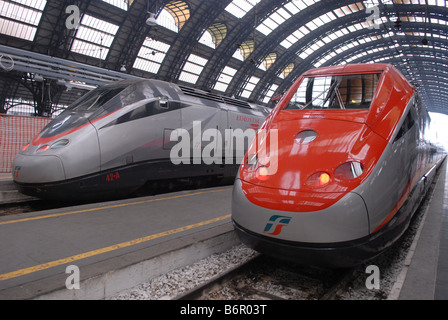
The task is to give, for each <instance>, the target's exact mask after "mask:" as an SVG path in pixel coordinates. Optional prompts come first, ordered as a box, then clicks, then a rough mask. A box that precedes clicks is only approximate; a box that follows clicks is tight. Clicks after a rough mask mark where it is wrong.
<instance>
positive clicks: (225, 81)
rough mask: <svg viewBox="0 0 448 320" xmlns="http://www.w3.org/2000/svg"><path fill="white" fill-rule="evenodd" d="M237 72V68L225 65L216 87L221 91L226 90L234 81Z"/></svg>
mask: <svg viewBox="0 0 448 320" xmlns="http://www.w3.org/2000/svg"><path fill="white" fill-rule="evenodd" d="M236 72H237V70H236V69H233V68H231V67H225V68H224V69H223V70H222V72H221V74H220V75H219V78H218V80H217V81H216V84H215V87H214V89H215V90H218V91H221V92H226V90H227V87H228V86H229V83H230V82H231V81H232V79H233V77H234V76H235V74H236Z"/></svg>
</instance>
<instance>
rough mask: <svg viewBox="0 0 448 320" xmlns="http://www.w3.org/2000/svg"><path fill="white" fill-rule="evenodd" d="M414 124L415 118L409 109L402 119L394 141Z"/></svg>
mask: <svg viewBox="0 0 448 320" xmlns="http://www.w3.org/2000/svg"><path fill="white" fill-rule="evenodd" d="M414 124H415V119H414V117H413V115H412V112H411V110H409V112H408V114H407V115H406V118H405V119H404V122H403V124H402V125H401V128H400V131H398V134H397V136H396V137H395V140H394V143H395V142H396V141H398V140H400V139H401V138H402V137H403V136H404V135H405V134H406V132H408V131H409V129H411V128H412V126H413V125H414Z"/></svg>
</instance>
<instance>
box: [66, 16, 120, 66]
mask: <svg viewBox="0 0 448 320" xmlns="http://www.w3.org/2000/svg"><path fill="white" fill-rule="evenodd" d="M118 28H119V27H118V26H116V25H114V24H112V23H109V22H106V21H104V20H101V19H98V18H95V17H92V16H90V15H88V14H85V15H84V16H83V18H82V20H81V24H80V26H79V28H78V31H77V32H76V35H75V40H74V41H73V45H72V48H71V51H73V52H77V53H80V54H83V55H87V56H91V57H94V58H98V59H102V60H105V59H106V57H107V54H108V53H109V47H110V46H111V45H112V42H113V41H114V37H115V34H116V33H117V31H118Z"/></svg>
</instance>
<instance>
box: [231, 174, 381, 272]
mask: <svg viewBox="0 0 448 320" xmlns="http://www.w3.org/2000/svg"><path fill="white" fill-rule="evenodd" d="M266 195H267V196H268V195H269V190H268V188H266ZM232 220H233V224H234V226H235V229H236V232H237V234H238V236H239V237H240V239H241V241H242V242H243V243H245V244H246V245H248V246H249V247H251V248H253V249H255V250H257V251H259V252H262V253H265V254H267V255H269V256H273V257H275V258H279V259H282V260H289V261H295V262H298V263H303V264H313V265H323V266H329V267H347V266H351V265H355V264H358V263H359V262H362V261H364V260H366V259H368V258H370V257H373V256H375V255H376V254H377V252H376V251H377V250H375V248H372V247H371V244H372V242H371V241H372V239H371V237H370V230H369V218H368V212H367V209H366V206H365V204H364V201H363V199H362V198H361V196H360V195H358V194H356V193H350V192H349V193H347V194H346V195H345V196H344V197H342V199H341V200H339V201H338V202H336V203H335V204H334V205H332V206H330V207H328V208H326V209H323V210H320V211H314V212H288V211H278V210H272V209H267V208H263V207H261V206H257V205H255V204H253V203H251V202H250V201H249V200H248V199H247V198H246V196H245V194H244V190H243V187H242V182H241V180H240V179H236V180H235V185H234V189H233V198H232Z"/></svg>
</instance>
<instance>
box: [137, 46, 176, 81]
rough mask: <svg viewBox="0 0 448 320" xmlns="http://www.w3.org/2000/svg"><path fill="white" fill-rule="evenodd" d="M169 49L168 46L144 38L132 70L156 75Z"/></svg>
mask: <svg viewBox="0 0 448 320" xmlns="http://www.w3.org/2000/svg"><path fill="white" fill-rule="evenodd" d="M169 49H170V45H169V44H166V43H164V42H161V41H157V40H153V39H151V38H146V40H145V42H144V43H143V46H142V47H141V48H140V51H139V53H138V55H137V59H136V60H135V63H134V68H136V69H140V70H143V71H147V72H151V73H154V74H157V73H158V72H159V69H160V66H161V65H162V62H163V60H164V59H165V56H166V53H167V52H168V50H169Z"/></svg>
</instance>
